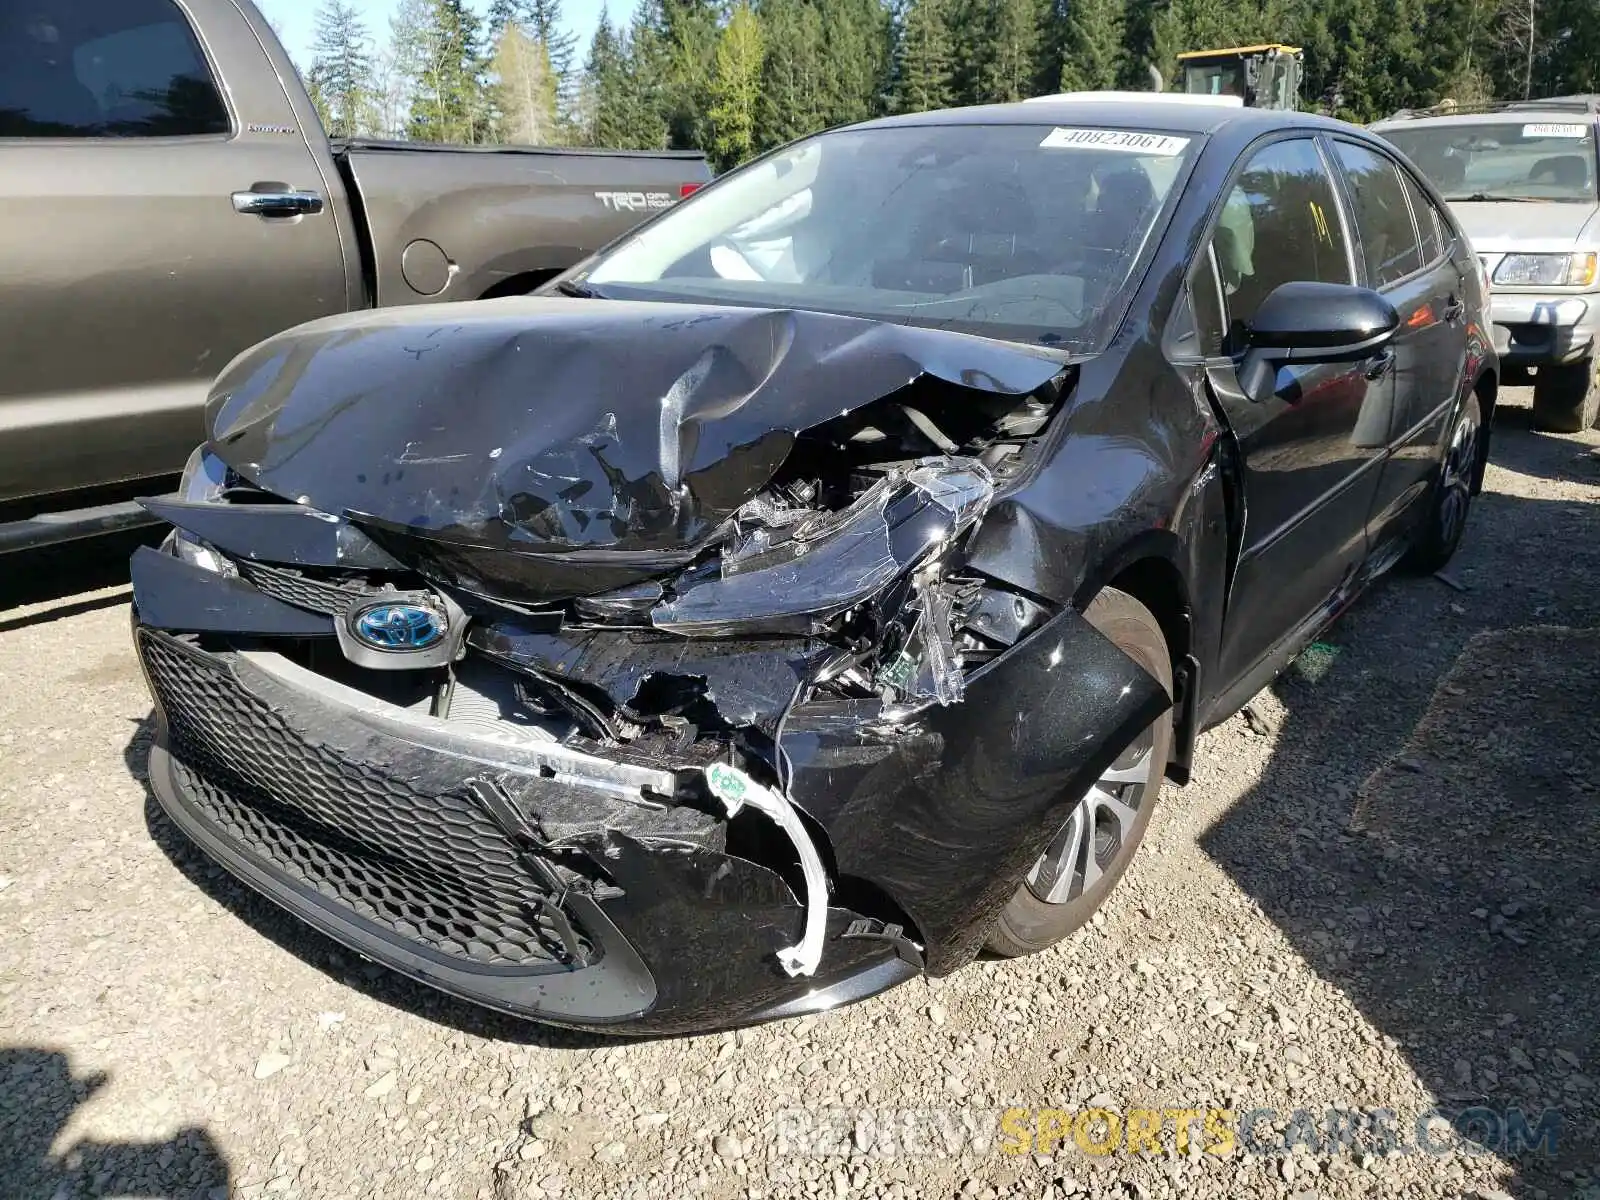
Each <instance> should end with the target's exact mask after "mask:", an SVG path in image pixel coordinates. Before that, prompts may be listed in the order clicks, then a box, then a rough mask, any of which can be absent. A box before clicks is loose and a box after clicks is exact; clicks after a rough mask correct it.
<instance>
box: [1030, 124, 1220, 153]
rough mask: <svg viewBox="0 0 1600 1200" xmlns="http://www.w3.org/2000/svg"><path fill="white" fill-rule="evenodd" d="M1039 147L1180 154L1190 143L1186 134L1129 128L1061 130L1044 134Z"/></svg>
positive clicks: (1056, 129) (1058, 128)
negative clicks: (1141, 130)
mask: <svg viewBox="0 0 1600 1200" xmlns="http://www.w3.org/2000/svg"><path fill="white" fill-rule="evenodd" d="M1039 145H1040V147H1041V148H1043V149H1047V150H1122V151H1126V152H1127V153H1129V154H1160V155H1165V156H1169V157H1170V156H1171V155H1174V154H1182V153H1183V151H1184V149H1185V147H1187V146H1188V145H1189V139H1188V138H1186V137H1174V136H1173V135H1172V134H1170V133H1138V132H1135V131H1134V130H1131V129H1062V128H1060V127H1057V128H1055V129H1052V130H1051V131H1050V132H1049V133H1048V134H1046V135H1045V139H1044V141H1042V142H1040V143H1039Z"/></svg>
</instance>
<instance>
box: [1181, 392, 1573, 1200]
mask: <svg viewBox="0 0 1600 1200" xmlns="http://www.w3.org/2000/svg"><path fill="white" fill-rule="evenodd" d="M1523 425H1524V428H1525V426H1526V422H1525V420H1524V422H1523ZM1507 426H1508V427H1505V428H1503V429H1502V430H1500V431H1499V432H1500V433H1501V436H1500V437H1499V438H1498V439H1497V441H1496V445H1495V460H1496V462H1497V463H1499V464H1501V465H1504V466H1507V467H1510V468H1511V469H1513V470H1517V471H1520V472H1523V473H1526V474H1530V475H1537V476H1542V477H1545V478H1550V477H1553V475H1554V473H1556V472H1558V471H1559V470H1560V463H1561V462H1562V460H1563V459H1564V458H1565V457H1568V456H1570V455H1571V454H1574V453H1577V452H1579V451H1580V450H1581V449H1582V447H1581V446H1580V445H1579V444H1578V443H1576V442H1561V441H1559V440H1555V439H1545V438H1542V437H1540V436H1539V435H1535V434H1530V433H1527V432H1523V431H1521V430H1519V429H1518V428H1517V427H1516V421H1515V410H1513V420H1512V421H1510V422H1507ZM1541 443H1542V444H1541ZM1450 574H1451V576H1452V578H1454V579H1457V580H1466V581H1468V584H1467V590H1464V591H1457V590H1455V589H1453V588H1451V587H1449V586H1447V585H1446V584H1445V583H1443V582H1441V581H1440V580H1438V579H1435V578H1423V579H1417V578H1414V577H1412V578H1406V577H1402V576H1397V577H1396V578H1395V579H1393V580H1391V581H1390V582H1388V583H1386V584H1385V585H1383V586H1382V587H1380V588H1379V589H1377V590H1376V591H1375V592H1374V593H1373V594H1372V595H1371V596H1370V597H1368V598H1367V599H1366V600H1365V601H1364V602H1363V603H1361V604H1359V605H1357V606H1356V607H1355V609H1353V610H1352V611H1351V612H1350V613H1349V614H1348V615H1347V616H1346V617H1345V618H1344V619H1343V620H1342V621H1341V622H1340V623H1339V624H1338V625H1336V626H1335V627H1334V628H1333V629H1332V630H1331V631H1329V633H1327V634H1326V635H1325V636H1324V639H1323V642H1324V645H1323V647H1321V648H1319V649H1318V650H1315V651H1313V652H1309V653H1308V654H1307V655H1304V656H1302V659H1301V661H1300V662H1299V663H1297V664H1296V665H1295V666H1294V667H1293V668H1291V670H1290V671H1288V672H1286V673H1285V674H1284V676H1282V677H1281V678H1280V679H1279V681H1278V682H1277V683H1276V684H1274V685H1273V688H1272V691H1273V693H1274V695H1275V696H1276V698H1277V700H1278V701H1279V702H1281V704H1282V708H1283V712H1284V715H1283V716H1282V717H1281V719H1280V723H1279V725H1278V728H1277V730H1276V737H1277V744H1276V749H1275V750H1274V753H1273V757H1272V759H1271V761H1270V763H1269V764H1268V767H1267V769H1266V772H1265V774H1264V776H1263V778H1262V779H1261V781H1260V782H1259V784H1258V785H1256V786H1255V787H1254V788H1253V789H1252V790H1251V791H1250V792H1249V793H1247V794H1246V795H1245V796H1244V797H1243V798H1241V800H1240V801H1239V802H1238V803H1237V804H1236V805H1235V806H1234V807H1233V808H1232V809H1231V810H1230V811H1229V812H1228V814H1227V815H1226V816H1225V817H1223V818H1222V819H1221V820H1220V821H1219V822H1218V823H1217V824H1216V825H1215V826H1213V828H1212V829H1211V830H1209V831H1208V832H1207V833H1206V834H1205V836H1204V837H1203V838H1202V841H1201V844H1202V846H1203V848H1204V849H1205V850H1206V852H1207V853H1209V854H1210V855H1211V856H1212V857H1213V858H1215V859H1216V860H1217V861H1218V862H1219V863H1220V864H1221V865H1222V866H1223V867H1224V868H1225V869H1226V870H1227V871H1228V872H1229V873H1230V874H1231V875H1232V877H1233V878H1234V880H1235V881H1236V882H1237V883H1238V884H1239V886H1240V887H1241V888H1242V889H1243V890H1244V891H1245V893H1247V894H1248V895H1249V896H1250V897H1251V898H1252V899H1254V900H1255V901H1256V902H1257V903H1258V904H1259V905H1260V906H1261V908H1262V910H1263V911H1264V912H1265V913H1266V914H1267V915H1268V916H1269V917H1270V918H1271V919H1272V920H1273V921H1275V922H1276V923H1277V924H1278V926H1279V927H1280V928H1281V929H1282V930H1283V931H1284V933H1285V935H1286V936H1287V937H1288V938H1289V940H1290V941H1291V942H1292V944H1293V945H1294V946H1295V948H1296V950H1297V951H1298V952H1299V953H1300V954H1301V955H1302V956H1303V957H1304V958H1305V959H1306V961H1307V962H1308V963H1310V964H1311V965H1312V966H1313V967H1314V968H1315V969H1316V970H1317V971H1319V972H1320V973H1321V974H1322V975H1323V976H1324V977H1325V978H1326V979H1328V980H1329V981H1330V982H1332V983H1334V984H1335V985H1336V986H1338V987H1339V988H1340V989H1341V990H1342V991H1344V992H1345V994H1346V995H1348V996H1349V997H1350V998H1351V999H1352V1000H1353V1001H1354V1002H1355V1004H1356V1005H1357V1006H1358V1007H1359V1008H1360V1009H1361V1011H1362V1013H1363V1014H1364V1016H1365V1017H1366V1019H1367V1020H1368V1021H1370V1022H1371V1023H1372V1024H1373V1025H1374V1026H1375V1027H1376V1028H1377V1029H1378V1030H1379V1031H1380V1032H1382V1033H1383V1034H1386V1035H1387V1036H1389V1037H1391V1038H1393V1039H1396V1041H1397V1042H1398V1043H1399V1049H1400V1051H1401V1053H1403V1054H1404V1055H1405V1056H1406V1058H1407V1059H1408V1061H1409V1063H1410V1065H1411V1067H1412V1069H1413V1070H1414V1071H1415V1072H1416V1074H1417V1076H1418V1078H1419V1079H1421V1081H1422V1082H1423V1084H1424V1085H1425V1086H1426V1087H1427V1088H1429V1089H1430V1091H1431V1092H1432V1093H1433V1094H1434V1096H1435V1097H1436V1098H1437V1101H1438V1105H1439V1109H1440V1110H1441V1111H1442V1112H1443V1113H1444V1114H1446V1115H1447V1116H1448V1117H1449V1118H1450V1119H1452V1120H1453V1121H1455V1122H1456V1125H1457V1129H1458V1130H1459V1131H1460V1135H1459V1136H1454V1137H1452V1136H1451V1135H1450V1134H1449V1133H1448V1132H1446V1133H1445V1135H1444V1136H1443V1137H1437V1136H1435V1137H1434V1138H1432V1139H1431V1140H1432V1142H1433V1144H1434V1145H1440V1144H1445V1145H1448V1144H1450V1143H1452V1142H1453V1143H1454V1144H1455V1145H1456V1146H1457V1147H1458V1148H1459V1149H1460V1150H1461V1151H1463V1152H1471V1153H1488V1152H1494V1153H1497V1154H1499V1155H1500V1157H1501V1158H1502V1159H1503V1161H1505V1162H1506V1163H1507V1164H1508V1165H1509V1166H1510V1167H1511V1169H1512V1170H1513V1171H1514V1175H1513V1176H1512V1177H1511V1178H1510V1179H1508V1180H1507V1181H1505V1182H1504V1183H1503V1184H1502V1187H1504V1188H1505V1190H1506V1191H1508V1192H1510V1193H1511V1194H1513V1195H1515V1196H1517V1197H1518V1198H1519V1200H1542V1198H1544V1197H1551V1198H1555V1197H1562V1198H1565V1197H1585V1198H1586V1200H1587V1198H1589V1197H1596V1198H1600V1179H1596V1178H1594V1177H1593V1176H1594V1173H1596V1172H1597V1166H1596V1164H1597V1162H1600V1137H1597V1131H1600V737H1596V713H1597V712H1600V586H1597V585H1600V505H1593V504H1584V503H1579V502H1571V503H1569V502H1559V501H1553V500H1552V501H1536V500H1529V499H1523V498H1520V497H1514V496H1507V495H1495V494H1485V495H1484V496H1482V497H1480V498H1479V501H1478V502H1477V503H1476V504H1475V506H1474V509H1473V514H1472V518H1471V524H1470V525H1469V528H1468V532H1467V540H1466V542H1465V543H1464V544H1463V547H1462V550H1461V552H1460V554H1459V556H1458V558H1457V560H1456V561H1455V562H1454V563H1453V564H1452V565H1451V568H1450ZM1268 707H1270V701H1269V702H1268V703H1267V704H1264V705H1262V706H1261V708H1263V709H1265V708H1268ZM1347 1099H1348V1100H1349V1101H1350V1102H1352V1103H1354V1104H1356V1105H1358V1106H1360V1107H1364V1108H1368V1109H1371V1108H1383V1107H1388V1108H1398V1105H1397V1104H1396V1103H1395V1101H1394V1100H1393V1098H1391V1097H1386V1096H1384V1095H1359V1094H1358V1095H1352V1096H1349V1097H1347ZM1512 1110H1516V1113H1513V1111H1512ZM1552 1112H1553V1113H1554V1114H1556V1116H1555V1121H1556V1122H1557V1123H1558V1127H1559V1128H1558V1132H1557V1134H1556V1137H1555V1145H1554V1153H1553V1154H1552V1153H1550V1152H1549V1151H1550V1146H1549V1143H1548V1141H1543V1142H1542V1141H1541V1134H1543V1133H1545V1132H1546V1131H1548V1130H1549V1129H1550V1126H1548V1125H1547V1126H1545V1127H1544V1128H1541V1127H1540V1125H1539V1121H1540V1119H1541V1118H1542V1117H1543V1116H1544V1115H1545V1114H1546V1113H1552ZM1517 1113H1520V1116H1519V1115H1516V1114H1517ZM1422 1115H1424V1114H1417V1113H1406V1112H1399V1113H1398V1122H1397V1131H1398V1133H1399V1134H1400V1136H1401V1138H1402V1140H1403V1141H1405V1142H1408V1143H1413V1144H1415V1142H1416V1134H1417V1130H1416V1122H1417V1119H1418V1117H1419V1116H1422ZM1519 1122H1523V1123H1525V1128H1522V1129H1519V1128H1518V1123H1519ZM1519 1141H1520V1142H1521V1146H1520V1153H1519V1152H1518V1151H1519V1146H1518V1142H1519ZM1423 1152H1426V1148H1425V1147H1424V1148H1423ZM1345 1161H1346V1164H1348V1162H1349V1157H1348V1156H1346V1159H1345ZM1338 1169H1341V1170H1342V1169H1354V1168H1350V1167H1348V1166H1346V1167H1343V1168H1338ZM1440 1170H1441V1171H1442V1172H1444V1173H1445V1175H1446V1177H1447V1178H1448V1177H1455V1176H1459V1175H1460V1173H1461V1172H1460V1168H1459V1166H1453V1165H1452V1163H1451V1161H1450V1160H1448V1159H1446V1160H1444V1161H1442V1162H1441V1165H1440ZM1374 1184H1375V1186H1376V1181H1374Z"/></svg>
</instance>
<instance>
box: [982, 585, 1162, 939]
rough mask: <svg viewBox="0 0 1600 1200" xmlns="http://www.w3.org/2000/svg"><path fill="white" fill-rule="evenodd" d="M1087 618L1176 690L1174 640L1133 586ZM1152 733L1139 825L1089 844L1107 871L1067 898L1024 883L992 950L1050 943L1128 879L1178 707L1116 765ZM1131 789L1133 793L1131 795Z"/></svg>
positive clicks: (1102, 601)
mask: <svg viewBox="0 0 1600 1200" xmlns="http://www.w3.org/2000/svg"><path fill="white" fill-rule="evenodd" d="M1084 616H1085V617H1087V618H1088V621H1089V623H1090V624H1091V625H1093V626H1094V627H1095V628H1096V629H1098V630H1099V631H1100V632H1101V633H1103V634H1104V635H1105V636H1106V637H1107V638H1109V639H1110V640H1111V641H1112V643H1113V644H1115V645H1116V646H1117V647H1118V648H1119V649H1121V650H1122V651H1123V652H1124V653H1125V654H1127V655H1128V656H1129V657H1130V658H1132V659H1134V660H1135V661H1136V662H1138V663H1139V665H1140V666H1142V667H1144V669H1145V670H1147V671H1149V672H1150V674H1151V675H1153V676H1154V677H1155V678H1156V679H1158V680H1160V682H1161V686H1162V687H1164V688H1166V689H1167V694H1168V695H1171V694H1172V659H1171V657H1170V656H1169V654H1168V652H1167V642H1166V639H1165V638H1164V637H1163V636H1162V634H1161V625H1160V624H1159V623H1158V622H1157V621H1156V619H1155V617H1154V616H1153V615H1151V612H1150V610H1149V609H1148V608H1146V607H1145V606H1144V605H1142V604H1140V603H1139V601H1137V600H1135V599H1134V598H1133V597H1132V596H1130V595H1128V594H1127V593H1126V592H1119V591H1117V590H1116V589H1114V588H1107V589H1105V590H1104V591H1102V592H1101V593H1100V594H1099V595H1098V596H1096V597H1095V598H1094V600H1093V601H1091V602H1090V604H1089V607H1088V608H1087V609H1086V610H1085V611H1084ZM1147 739H1148V751H1149V772H1148V778H1147V780H1146V782H1145V784H1144V785H1143V789H1142V791H1141V792H1140V794H1139V797H1138V802H1137V804H1136V805H1135V806H1134V814H1135V815H1134V818H1133V821H1132V823H1131V827H1130V828H1129V829H1128V830H1127V832H1126V833H1124V834H1123V835H1122V836H1121V837H1120V838H1118V839H1117V840H1116V841H1115V843H1114V844H1108V845H1107V849H1108V851H1109V854H1108V856H1107V857H1105V858H1104V859H1102V858H1101V855H1100V854H1099V851H1098V841H1097V842H1096V843H1095V844H1094V845H1091V846H1090V847H1089V849H1088V853H1090V854H1092V855H1094V856H1095V860H1096V863H1097V865H1098V868H1099V870H1100V872H1101V874H1100V876H1099V878H1098V879H1097V880H1096V881H1095V882H1094V883H1093V885H1092V886H1090V887H1089V888H1087V889H1083V890H1081V891H1079V892H1077V894H1075V895H1071V896H1070V897H1069V898H1067V899H1065V900H1064V901H1060V902H1051V901H1048V900H1044V899H1041V898H1040V897H1039V896H1038V895H1037V894H1035V890H1034V884H1032V883H1030V882H1029V880H1024V881H1023V882H1022V883H1021V884H1020V885H1019V886H1018V888H1017V893H1016V895H1014V896H1013V897H1011V900H1010V902H1009V903H1008V904H1007V905H1006V907H1005V909H1004V910H1003V911H1002V912H1001V913H1000V918H999V920H998V921H997V922H996V923H995V927H994V931H993V932H992V933H991V934H990V935H989V941H988V948H989V950H990V951H992V952H993V953H995V954H999V955H1003V956H1004V957H1006V958H1016V957H1018V956H1020V955H1023V954H1034V953H1037V952H1038V951H1040V950H1044V949H1047V948H1048V947H1050V946H1053V945H1055V944H1056V943H1057V942H1059V941H1060V940H1061V939H1062V938H1064V937H1066V936H1067V935H1068V934H1069V933H1072V932H1073V931H1074V930H1075V929H1077V928H1078V927H1079V926H1081V925H1082V924H1083V923H1084V922H1086V921H1087V920H1088V919H1089V918H1090V917H1091V916H1093V915H1094V910H1095V909H1097V908H1099V907H1100V905H1101V904H1102V903H1103V902H1104V900H1105V898H1106V897H1107V896H1108V895H1110V894H1111V889H1112V888H1114V887H1115V886H1116V884H1117V880H1119V879H1121V878H1122V873H1123V871H1125V870H1126V869H1127V866H1128V863H1129V861H1130V860H1131V859H1132V858H1133V855H1134V852H1135V851H1137V850H1138V848H1139V843H1140V842H1142V841H1143V840H1144V833H1145V830H1146V829H1147V828H1148V827H1149V825H1150V818H1151V816H1152V814H1153V813H1154V812H1155V807H1156V800H1157V796H1158V794H1159V792H1160V790H1161V780H1162V777H1163V776H1164V774H1165V772H1166V767H1167V758H1168V755H1169V754H1170V753H1171V750H1172V712H1171V710H1168V711H1167V712H1165V713H1163V714H1162V715H1161V716H1160V717H1159V718H1157V720H1156V722H1155V724H1154V725H1152V726H1151V727H1150V729H1149V730H1147V731H1146V732H1145V733H1144V734H1142V735H1140V737H1139V739H1137V740H1136V741H1135V743H1134V745H1133V746H1131V747H1129V749H1128V750H1127V751H1124V753H1123V755H1122V757H1120V758H1119V759H1118V760H1117V764H1113V769H1114V768H1115V767H1116V766H1117V765H1125V764H1124V760H1125V759H1130V758H1133V757H1134V756H1135V754H1136V752H1138V753H1143V751H1142V749H1141V747H1143V746H1144V745H1145V744H1146V742H1147ZM1133 786H1136V785H1131V784H1130V785H1128V787H1129V788H1131V787H1133ZM1127 794H1128V793H1127V792H1126V791H1125V792H1124V795H1127ZM1038 870H1039V867H1038V866H1035V868H1034V869H1033V870H1032V871H1030V873H1029V876H1030V879H1032V877H1033V875H1034V874H1035V873H1036V872H1037V871H1038Z"/></svg>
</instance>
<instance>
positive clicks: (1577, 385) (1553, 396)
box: [1533, 358, 1600, 433]
mask: <svg viewBox="0 0 1600 1200" xmlns="http://www.w3.org/2000/svg"><path fill="white" fill-rule="evenodd" d="M1597 411H1600V375H1597V374H1596V371H1595V360H1594V359H1593V358H1586V359H1584V360H1583V361H1582V362H1575V363H1564V364H1562V365H1561V366H1548V367H1540V368H1539V373H1538V374H1537V375H1535V376H1534V379H1533V427H1534V428H1535V429H1543V430H1547V431H1549V432H1550V433H1578V432H1580V431H1582V430H1585V429H1588V428H1589V427H1590V426H1591V425H1593V424H1594V423H1595V415H1596V412H1597Z"/></svg>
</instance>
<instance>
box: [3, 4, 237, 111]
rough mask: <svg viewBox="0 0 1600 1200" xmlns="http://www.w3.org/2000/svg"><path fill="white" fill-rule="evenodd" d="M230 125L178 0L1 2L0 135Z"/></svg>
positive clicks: (219, 94) (203, 56) (219, 95)
mask: <svg viewBox="0 0 1600 1200" xmlns="http://www.w3.org/2000/svg"><path fill="white" fill-rule="evenodd" d="M229 131H230V124H229V120H228V113H227V108H226V106H225V105H224V103H223V100H222V94H221V91H220V90H219V89H218V87H217V84H216V80H215V79H214V78H213V77H212V74H211V69H210V67H209V66H208V65H207V63H206V58H205V55H204V53H203V52H202V51H201V49H200V44H199V42H198V41H197V40H196V38H195V35H194V31H193V29H191V28H190V26H189V20H188V18H187V17H186V16H184V14H183V11H182V10H181V9H179V8H178V6H177V5H176V4H174V3H172V0H39V2H38V3H35V4H32V5H29V6H27V7H24V8H20V9H19V8H18V7H16V6H12V5H3V6H0V137H12V138H105V137H114V138H138V137H199V136H215V135H218V134H226V133H228V132H229Z"/></svg>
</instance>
